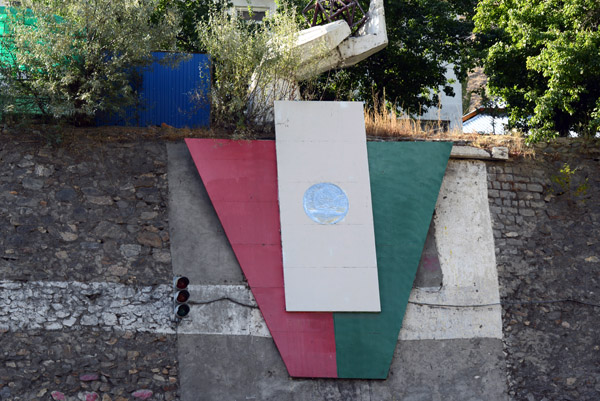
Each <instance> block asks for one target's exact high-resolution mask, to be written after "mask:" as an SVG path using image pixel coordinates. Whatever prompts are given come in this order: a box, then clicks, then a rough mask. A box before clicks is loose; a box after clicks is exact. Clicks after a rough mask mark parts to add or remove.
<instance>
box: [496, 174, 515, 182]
mask: <svg viewBox="0 0 600 401" xmlns="http://www.w3.org/2000/svg"><path fill="white" fill-rule="evenodd" d="M497 178H498V181H512V180H513V176H512V174H498V176H497Z"/></svg>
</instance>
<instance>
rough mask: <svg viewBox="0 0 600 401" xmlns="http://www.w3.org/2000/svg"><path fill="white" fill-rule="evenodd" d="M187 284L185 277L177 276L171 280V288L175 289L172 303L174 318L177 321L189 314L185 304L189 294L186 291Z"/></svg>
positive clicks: (188, 281) (188, 282) (188, 307)
mask: <svg viewBox="0 0 600 401" xmlns="http://www.w3.org/2000/svg"><path fill="white" fill-rule="evenodd" d="M189 284H190V280H189V279H188V278H187V277H183V276H178V277H175V278H174V279H173V287H174V289H175V294H174V295H173V302H174V307H175V317H176V318H178V319H181V318H183V317H186V316H187V315H188V313H190V306H189V305H188V304H187V301H188V299H190V293H189V291H188V290H187V286H188V285H189Z"/></svg>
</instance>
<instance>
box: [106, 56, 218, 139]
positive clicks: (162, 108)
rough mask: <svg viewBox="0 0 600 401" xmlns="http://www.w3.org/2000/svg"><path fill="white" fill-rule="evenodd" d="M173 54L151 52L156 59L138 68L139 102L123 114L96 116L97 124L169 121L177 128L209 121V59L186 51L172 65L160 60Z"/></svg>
mask: <svg viewBox="0 0 600 401" xmlns="http://www.w3.org/2000/svg"><path fill="white" fill-rule="evenodd" d="M170 55H172V54H170V53H164V52H156V53H153V56H154V59H155V62H154V63H153V64H152V65H151V66H150V67H148V68H145V69H144V70H142V71H141V77H142V82H141V88H139V89H138V90H139V93H140V100H141V104H140V106H139V107H137V108H130V109H127V110H126V111H125V116H124V117H123V118H120V117H107V116H99V117H98V119H97V122H98V124H99V125H135V126H142V127H145V126H149V125H161V124H163V123H164V124H168V125H170V126H172V127H176V128H184V127H189V128H197V127H208V126H209V125H210V101H209V93H210V65H209V63H210V59H209V57H208V55H206V54H189V55H186V57H185V59H184V60H183V61H181V62H180V63H178V64H177V65H176V66H175V67H174V68H172V66H171V65H163V64H161V63H159V61H160V60H163V59H164V58H165V57H168V56H170Z"/></svg>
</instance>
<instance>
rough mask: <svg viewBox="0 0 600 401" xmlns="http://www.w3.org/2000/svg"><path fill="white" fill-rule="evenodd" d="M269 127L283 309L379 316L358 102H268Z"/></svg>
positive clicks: (368, 190)
mask: <svg viewBox="0 0 600 401" xmlns="http://www.w3.org/2000/svg"><path fill="white" fill-rule="evenodd" d="M307 116H310V118H311V120H312V121H314V122H315V123H314V124H313V125H312V126H311V127H310V129H307V127H306V119H307ZM275 124H276V145H277V177H278V187H279V210H280V219H281V240H282V246H283V271H284V277H285V302H286V310H287V311H307V312H308V311H311V312H314V311H341V312H378V311H380V310H381V306H380V299H379V282H378V279H377V257H376V253H375V235H374V229H373V211H372V206H371V189H370V180H369V166H368V161H367V146H366V136H365V128H364V117H363V106H362V103H353V102H275Z"/></svg>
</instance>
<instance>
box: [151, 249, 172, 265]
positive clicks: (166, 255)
mask: <svg viewBox="0 0 600 401" xmlns="http://www.w3.org/2000/svg"><path fill="white" fill-rule="evenodd" d="M152 258H153V259H154V260H155V261H157V262H160V263H171V253H170V252H168V251H158V250H154V251H153V252H152Z"/></svg>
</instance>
